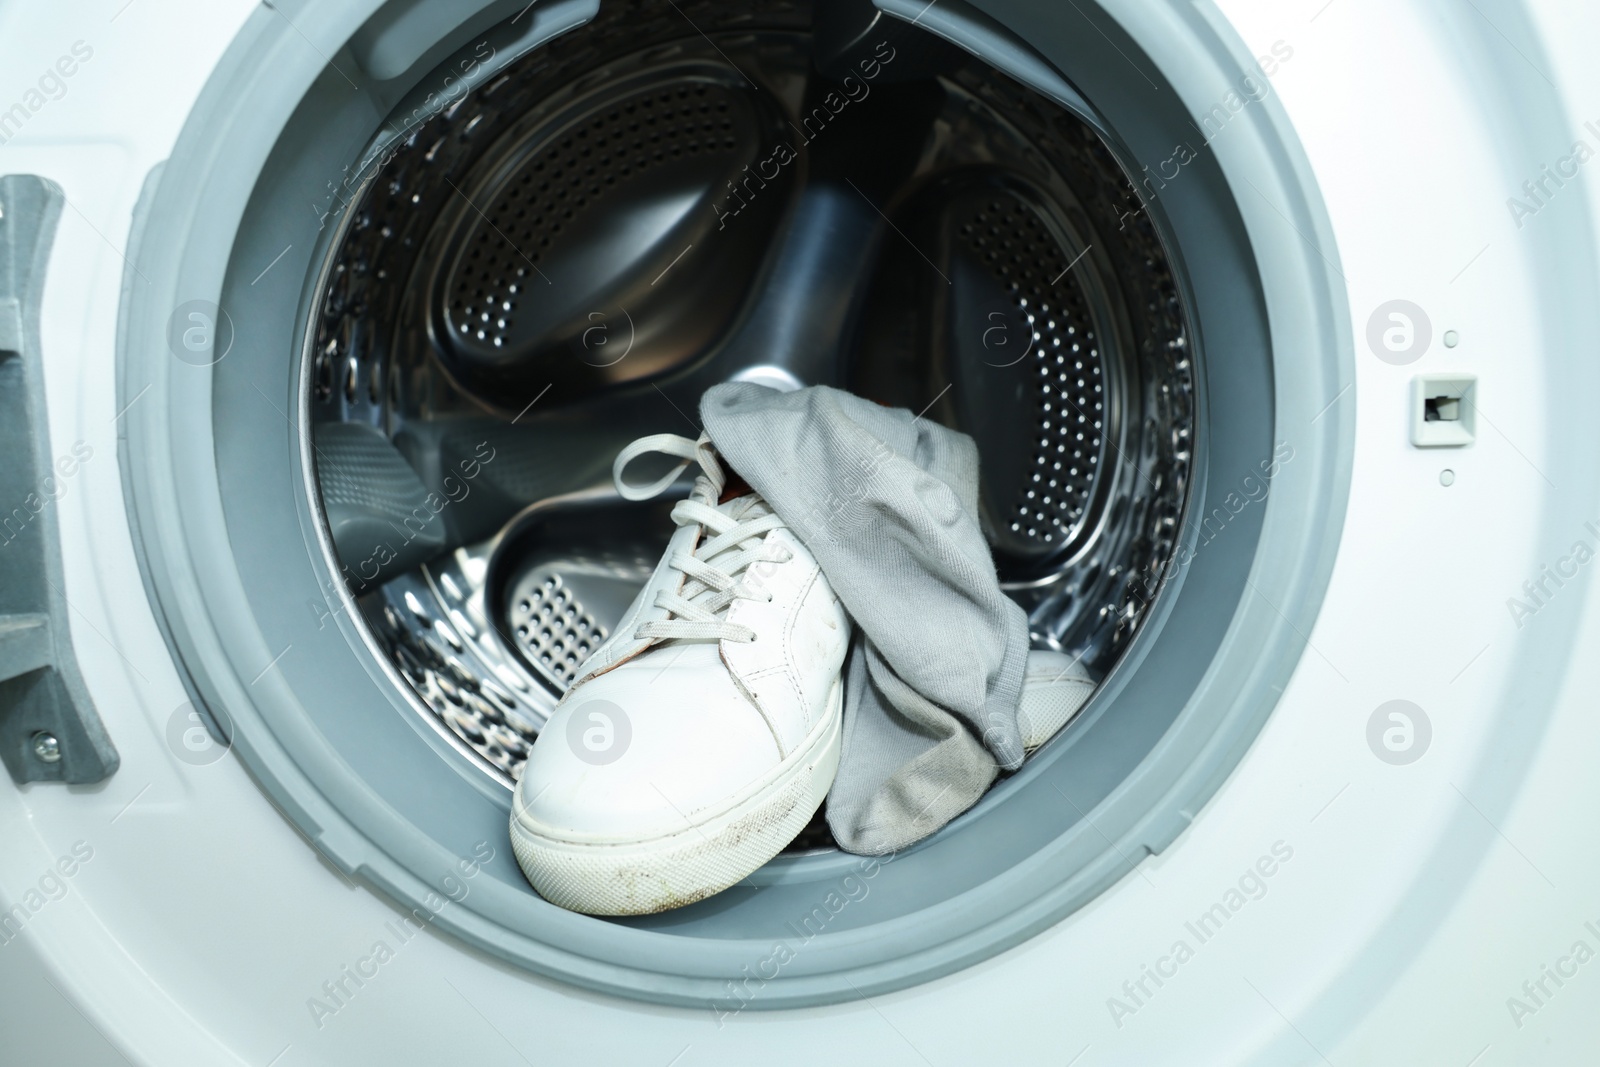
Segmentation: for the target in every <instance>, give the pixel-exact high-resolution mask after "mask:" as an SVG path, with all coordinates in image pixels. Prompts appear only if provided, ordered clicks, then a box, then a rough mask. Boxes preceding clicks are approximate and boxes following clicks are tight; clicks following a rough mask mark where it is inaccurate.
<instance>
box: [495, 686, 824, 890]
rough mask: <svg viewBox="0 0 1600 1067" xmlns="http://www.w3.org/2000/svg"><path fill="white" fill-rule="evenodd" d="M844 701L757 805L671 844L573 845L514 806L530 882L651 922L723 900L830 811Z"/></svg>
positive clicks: (733, 808)
mask: <svg viewBox="0 0 1600 1067" xmlns="http://www.w3.org/2000/svg"><path fill="white" fill-rule="evenodd" d="M843 700H844V686H843V685H842V684H840V683H838V682H835V683H834V687H833V692H832V693H831V694H830V696H829V699H828V713H827V715H826V716H824V718H823V721H822V722H821V723H819V724H818V726H817V727H816V728H815V729H814V730H813V731H812V732H811V734H810V735H809V736H808V737H807V738H806V739H805V741H804V742H802V743H801V745H800V747H799V748H797V749H796V750H795V751H794V752H791V753H790V754H789V756H788V758H786V759H785V760H784V761H783V762H782V763H779V764H778V765H777V766H776V767H775V768H773V769H772V770H771V771H769V772H768V774H767V775H766V777H765V778H764V779H763V780H762V781H761V782H758V783H757V784H756V786H755V788H754V791H753V792H752V793H751V794H750V795H749V796H747V797H745V798H744V799H742V800H739V801H737V802H735V803H734V804H731V805H730V806H728V807H727V808H724V809H721V810H716V811H710V812H703V813H701V814H699V815H698V816H697V817H696V819H695V820H694V821H693V822H690V823H689V824H688V825H687V826H685V828H684V829H683V830H681V831H678V832H675V833H672V834H668V835H665V836H663V837H657V838H651V839H650V840H647V841H637V842H622V843H615V844H611V843H607V844H595V843H593V842H578V841H572V840H570V839H565V838H562V837H561V836H559V834H558V833H557V832H556V831H555V828H553V827H549V826H544V825H542V824H540V823H537V822H535V821H534V820H532V819H531V818H529V817H528V815H527V812H526V811H524V810H522V809H521V808H520V806H519V805H518V804H516V803H515V802H513V804H512V810H511V847H512V851H513V852H514V853H515V854H516V857H517V863H518V864H519V865H520V866H521V867H522V873H523V874H524V875H526V876H527V878H528V881H529V882H531V883H532V884H533V888H534V889H536V890H537V891H538V893H539V895H540V896H542V897H543V898H544V899H546V900H548V901H550V903H552V904H558V905H560V906H561V907H563V908H566V909H568V910H569V911H579V912H583V913H585V914H587V915H652V914H654V913H656V912H659V911H666V910H668V909H670V908H680V907H683V906H684V905H685V904H692V903H694V902H695V901H697V900H704V899H705V898H706V897H709V896H711V895H712V894H714V893H720V892H721V891H722V890H724V889H727V888H728V887H729V886H731V885H734V884H735V883H737V882H739V881H740V880H741V879H743V878H744V877H746V876H747V875H749V874H750V872H752V871H754V870H755V869H756V868H758V867H760V866H761V865H762V864H763V863H766V862H767V861H768V860H770V859H771V858H772V857H774V856H776V855H777V854H778V853H779V852H781V851H782V850H783V847H784V846H785V845H787V844H788V843H789V842H790V841H793V840H794V839H795V837H796V835H798V834H799V833H800V831H801V830H803V829H805V826H806V824H807V823H808V822H810V821H811V817H812V816H813V815H814V814H816V811H817V808H819V807H820V806H821V805H822V800H823V798H824V797H826V796H827V794H828V790H829V788H831V787H832V785H833V778H834V774H835V772H837V770H838V768H839V751H840V738H841V731H842V717H841V714H840V711H841V707H842V704H843Z"/></svg>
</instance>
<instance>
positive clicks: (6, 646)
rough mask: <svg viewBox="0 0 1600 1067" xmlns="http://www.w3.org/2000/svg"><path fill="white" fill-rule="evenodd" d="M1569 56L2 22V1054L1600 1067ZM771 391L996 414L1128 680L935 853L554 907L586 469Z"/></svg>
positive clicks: (206, 1059)
mask: <svg viewBox="0 0 1600 1067" xmlns="http://www.w3.org/2000/svg"><path fill="white" fill-rule="evenodd" d="M1597 30H1600V18H1597V16H1596V15H1595V14H1594V13H1593V12H1592V11H1590V10H1588V9H1587V8H1584V7H1582V6H1581V5H1575V4H1566V3H1560V2H1558V0H1471V2H1467V3H1461V4H1457V3H1445V2H1442V0H1403V2H1401V0H1390V2H1387V3H1380V2H1378V0H1290V2H1283V3H1270V4H1269V3H1263V2H1256V0H1146V2H1139V3H1135V2H1132V0H1064V2H1056V0H1052V2H1043V0H931V2H929V0H872V2H869V0H758V2H750V3H731V2H726V0H533V2H526V0H455V2H447V0H338V2H334V0H324V2H320V3H312V2H309V0H270V2H262V3H251V2H246V0H225V2H216V3H210V4H162V3H158V2H156V0H95V2H94V3H90V4H84V5H76V6H73V7H71V8H70V9H62V8H53V7H49V6H45V5H22V4H9V5H5V6H4V7H0V41H3V42H4V43H3V44H0V51H3V54H4V55H5V57H6V62H5V63H4V64H3V67H4V73H3V74H0V405H3V407H4V418H3V420H0V427H3V429H0V433H3V435H4V437H3V439H4V441H5V443H6V448H7V453H8V460H9V462H8V463H6V464H5V465H4V469H3V470H0V490H3V493H0V541H3V543H0V575H3V580H0V678H3V679H4V680H3V681H0V756H3V758H4V763H5V766H6V770H7V774H6V776H5V782H4V785H3V786H0V825H3V827H4V840H5V848H4V849H3V850H0V990H3V993H0V1018H3V1019H4V1025H3V1027H0V1050H3V1054H0V1061H3V1062H5V1063H7V1064H12V1063H15V1064H34V1063H63V1064H75V1065H76V1064H83V1065H91V1064H113V1063H137V1064H160V1065H170V1064H241V1065H244V1064H248V1065H251V1067H295V1065H299V1064H322V1063H329V1064H334V1063H337V1064H367V1063H373V1064H378V1063H383V1064H391V1063H393V1064H413V1063H414V1064H427V1063H449V1064H473V1065H476V1064H485V1065H487V1064H518V1063H524V1064H533V1063H538V1064H550V1063H594V1064H627V1065H652V1064H658V1065H662V1067H667V1065H681V1067H689V1065H692V1064H721V1063H749V1062H762V1063H772V1064H815V1063H822V1062H842V1063H885V1064H888V1063H894V1064H900V1063H903V1064H939V1065H944V1064H972V1063H990V1062H1006V1063H1025V1064H1034V1063H1038V1064H1056V1065H1073V1067H1092V1065H1096V1064H1140V1065H1144V1064H1166V1063H1171V1064H1184V1065H1194V1064H1220V1065H1240V1064H1263V1065H1267V1064H1270V1065H1278V1064H1335V1063H1337V1064H1341V1065H1345V1064H1391V1063H1426V1064H1435V1063H1437V1064H1457V1065H1461V1067H1469V1065H1470V1067H1492V1065H1495V1064H1583V1063H1590V1062H1593V1060H1594V1053H1593V1049H1594V1048H1595V1047H1596V1042H1597V1040H1600V1023H1597V1021H1596V1020H1597V1018H1600V1014H1597V1013H1596V1011H1595V1010H1594V1008H1595V1005H1596V1003H1597V1002H1600V963H1597V964H1596V965H1595V966H1594V967H1590V966H1588V964H1589V963H1590V962H1592V961H1593V960H1594V959H1595V956H1596V953H1597V952H1600V862H1597V860H1596V858H1595V856H1594V854H1593V850H1592V849H1590V848H1588V847H1587V846H1586V845H1585V844H1584V842H1585V840H1587V836H1588V832H1589V830H1590V829H1591V828H1592V826H1593V825H1594V818H1595V816H1596V814H1597V813H1600V776H1597V775H1596V774H1595V773H1594V771H1593V761H1594V758H1595V753H1596V752H1597V751H1600V722H1597V720H1596V717H1595V716H1594V714H1593V711H1592V709H1593V706H1594V705H1593V699H1594V698H1593V694H1594V693H1595V692H1596V691H1600V657H1597V656H1595V655H1594V654H1593V650H1594V649H1595V648H1597V647H1600V629H1597V627H1600V594H1597V592H1596V590H1595V583H1594V581H1593V573H1592V569H1591V568H1590V567H1589V564H1590V562H1591V561H1592V560H1593V559H1594V558H1595V555H1596V553H1597V552H1600V464H1597V463H1596V457H1597V456H1600V430H1597V427H1596V420H1595V419H1594V417H1593V412H1592V409H1593V398H1594V397H1595V396H1596V395H1600V365H1597V362H1596V359H1595V338H1596V336H1597V335H1600V331H1597V323H1596V321H1595V320H1596V316H1597V302H1596V299H1595V297H1596V292H1597V282H1600V263H1597V254H1596V253H1597V249H1600V233H1597V231H1596V226H1595V210H1596V204H1595V201H1594V199H1593V190H1592V182H1591V180H1590V179H1591V175H1590V174H1589V173H1588V171H1589V168H1588V166H1587V165H1588V163H1589V162H1590V161H1591V160H1592V159H1593V158H1594V156H1595V154H1596V152H1597V151H1600V73H1597V72H1596V69H1595V65H1594V64H1593V62H1592V61H1591V60H1590V57H1589V56H1588V55H1587V50H1588V43H1589V42H1591V41H1592V40H1593V39H1594V36H1595V33H1596V31H1597ZM731 380H739V381H755V382H759V383H762V384H766V385H770V386H772V387H774V388H783V389H787V388H795V387H798V386H803V385H816V384H826V385H833V386H836V387H840V388H846V389H850V390H852V391H854V392H857V393H860V394H861V395H864V396H868V397H870V398H872V399H876V400H880V401H882V402H884V403H886V404H892V405H895V406H901V407H907V408H910V409H912V410H913V411H916V412H917V413H918V414H919V415H921V416H923V417H926V418H929V419H931V420H934V421H937V422H939V423H941V424H943V425H946V426H949V427H952V428H954V429H958V430H961V431H963V432H965V433H968V434H970V435H971V436H972V437H973V438H974V440H976V441H977V443H978V446H979V450H980V454H981V457H982V460H981V463H982V490H981V494H980V500H979V502H978V504H979V512H980V519H981V522H982V526H983V529H984V532H985V534H986V537H987V539H988V541H989V544H990V546H991V549H992V551H993V555H994V559H995V565H996V570H997V573H998V575H999V578H1000V581H1001V584H1002V587H1003V588H1004V589H1005V591H1006V592H1007V593H1008V594H1009V595H1010V596H1011V597H1012V599H1013V600H1015V601H1016V602H1017V603H1019V604H1020V605H1021V606H1022V607H1023V608H1024V610H1025V611H1026V613H1027V615H1028V619H1029V631H1030V641H1031V643H1032V645H1033V647H1035V648H1039V649H1049V650H1053V651H1056V652H1060V653H1066V654H1069V655H1071V656H1072V657H1074V659H1075V660H1076V661H1077V662H1079V663H1081V664H1082V665H1083V667H1084V669H1086V670H1087V671H1089V673H1090V674H1091V675H1092V677H1093V678H1094V680H1095V682H1096V689H1095V691H1094V694H1093V696H1092V697H1091V698H1090V699H1089V700H1088V702H1087V703H1086V704H1085V705H1084V706H1083V707H1082V708H1081V710H1079V711H1078V712H1077V713H1076V715H1075V716H1074V717H1073V718H1072V719H1071V721H1070V722H1068V723H1067V724H1066V725H1065V727H1064V728H1062V729H1061V730H1060V731H1059V732H1058V733H1057V734H1056V735H1055V736H1054V737H1053V738H1052V739H1050V740H1049V741H1048V742H1047V743H1045V744H1044V745H1043V746H1041V747H1040V748H1038V749H1037V750H1036V751H1034V752H1033V753H1032V754H1031V755H1030V756H1029V757H1028V759H1027V760H1026V761H1025V762H1024V763H1023V764H1022V766H1021V768H1020V769H1019V770H1017V771H1016V772H1015V773H1011V774H1007V775H1004V776H1003V777H1002V779H1001V780H1000V781H998V782H997V784H996V785H995V786H994V787H993V788H992V789H991V790H990V791H989V792H988V793H987V794H986V795H985V796H984V797H983V798H982V799H981V800H980V801H979V802H978V803H977V804H976V805H974V806H973V807H972V808H970V809H969V810H967V811H965V812H964V813H963V814H961V815H959V816H958V817H956V818H955V819H953V820H952V821H950V822H949V823H947V824H946V825H943V826H942V827H940V828H939V829H938V830H937V831H936V832H933V833H932V834H930V835H929V836H927V837H926V838H924V839H923V840H921V841H918V842H917V843H915V844H913V845H911V846H908V847H906V848H903V849H901V850H899V851H896V852H891V853H887V854H883V855H876V856H860V855H854V854H851V853H848V852H845V851H843V850H841V849H840V848H838V847H837V844H836V843H835V842H834V840H833V838H832V836H831V835H830V833H829V830H828V827H827V825H826V823H825V822H824V821H822V820H820V819H818V820H814V822H813V824H812V825H811V826H809V827H808V828H807V829H806V830H805V831H804V832H802V833H801V835H800V836H799V837H798V838H796V840H795V841H794V843H793V844H792V845H791V846H790V847H789V848H788V849H786V850H785V851H784V852H783V853H782V854H780V855H779V856H777V857H776V858H775V859H773V860H772V861H771V862H769V863H767V864H766V865H765V866H763V867H762V868H760V869H759V870H758V871H756V872H755V873H754V874H752V875H750V876H749V877H748V878H746V879H745V880H744V881H742V882H740V883H739V884H738V885H736V886H734V887H733V888H731V889H729V890H727V891H725V892H723V893H720V894H718V895H716V896H713V897H711V898H709V899H706V900H702V901H699V902H696V903H694V904H691V905H689V906H686V907H682V908H677V909H673V910H668V911H663V912H660V913H658V914H654V915H648V916H633V917H625V918H596V917H591V916H586V915H580V914H575V913H571V912H567V911H563V910H561V909H559V908H557V907H554V906H553V905H551V904H549V903H547V902H545V901H544V900H542V899H541V898H540V897H539V896H538V895H537V894H536V893H534V892H533V890H532V889H531V888H530V886H529V885H528V884H527V882H526V881H525V879H524V878H523V876H522V874H521V872H520V870H519V868H518V866H517V862H516V860H515V857H514V856H513V855H512V851H511V848H510V843H509V840H508V835H507V817H508V813H509V810H510V804H511V795H512V789H513V788H514V786H515V783H516V781H517V779H518V776H519V775H520V773H521V768H522V764H523V761H524V759H525V758H526V755H527V752H528V749H529V746H530V745H531V744H532V743H533V742H534V740H535V739H536V738H537V737H538V734H539V731H540V729H541V727H542V724H543V723H544V721H545V720H546V718H547V717H548V716H549V714H550V712H551V709H552V708H553V707H554V705H555V703H556V701H557V700H559V699H560V697H561V694H562V693H563V692H564V691H565V689H566V687H567V685H568V684H570V682H571V681H572V679H573V677H574V672H575V670H576V667H577V665H578V664H579V663H581V661H582V659H583V657H584V656H585V655H586V654H587V653H588V652H589V651H591V650H592V649H593V648H594V647H595V645H596V644H597V643H598V642H600V641H602V640H604V639H605V637H606V636H607V634H608V633H609V629H610V627H611V626H613V625H614V624H615V623H616V622H617V620H618V618H619V617H620V616H621V614H622V611H623V610H624V609H625V607H626V605H627V604H628V602H629V600H630V599H631V597H632V596H633V594H634V592H635V591H636V590H637V589H638V588H639V586H640V584H641V583H642V581H643V580H644V578H645V576H646V575H647V574H648V573H649V570H650V569H651V568H652V566H653V565H654V562H655V560H656V559H657V558H658V557H659V553H660V551H661V547H662V545H663V543H664V533H665V529H664V523H665V513H666V512H665V509H666V508H667V507H669V506H670V500H668V501H666V502H665V503H662V502H651V503H636V502H630V501H627V500H624V499H622V498H621V497H619V496H618V494H617V493H616V491H615V489H614V488H613V487H612V485H611V481H610V468H611V462H612V459H613V457H614V456H615V455H616V454H617V452H618V450H619V449H620V448H622V447H623V446H624V445H625V444H627V442H629V441H630V440H633V439H634V438H636V437H640V436H643V435H645V434H650V433H662V432H670V433H680V434H686V435H693V434H695V433H696V432H698V426H699V420H698V417H697V416H698V400H699V396H700V394H701V393H702V392H703V391H704V390H705V389H706V388H708V387H709V386H711V385H713V384H716V383H719V382H725V381H731ZM1484 401H1487V403H1484Z"/></svg>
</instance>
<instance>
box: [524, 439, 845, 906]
mask: <svg viewBox="0 0 1600 1067" xmlns="http://www.w3.org/2000/svg"><path fill="white" fill-rule="evenodd" d="M646 452H663V453H666V454H669V455H674V456H679V457H681V458H683V459H684V460H685V461H686V462H685V463H683V464H681V465H679V466H678V467H677V469H676V470H674V471H673V472H671V473H670V474H668V475H667V476H666V477H664V478H662V479H661V480H660V481H658V482H656V483H655V484H654V485H651V486H647V487H642V488H641V487H636V486H630V485H628V484H627V483H625V482H624V481H623V477H622V474H623V470H624V469H625V468H626V467H627V465H628V463H630V462H631V461H632V460H633V459H635V458H637V457H638V456H640V455H642V454H644V453H646ZM687 461H697V462H698V463H699V464H700V467H701V469H702V471H703V473H702V474H701V475H700V477H699V478H697V479H696V481H695V487H694V492H693V493H692V494H691V495H690V497H689V499H688V500H683V501H679V502H678V504H677V505H676V506H675V507H674V508H673V509H672V520H673V522H674V523H676V524H677V526H678V529H677V532H676V533H675V534H674V535H673V537H672V541H671V542H670V544H669V545H668V546H667V551H666V554H665V555H664V556H663V557H662V560H661V562H660V563H659V564H658V565H657V567H656V570H655V573H654V574H653V575H652V576H651V578H650V581H649V582H648V583H647V584H646V585H645V587H644V589H643V590H641V591H640V593H639V596H638V598H637V599H636V600H634V602H633V605H632V606H631V607H630V608H629V609H628V612H627V614H626V615H624V616H623V618H622V621H621V622H619V623H618V624H617V627H616V630H615V632H614V633H613V634H612V636H611V638H610V639H609V640H608V641H606V643H605V644H603V645H602V646H601V647H600V648H598V649H597V650H595V652H594V654H593V655H591V656H590V657H589V659H588V660H587V661H586V662H585V663H584V664H583V665H582V666H580V668H579V671H578V678H577V681H576V682H575V683H574V685H573V686H572V688H571V689H570V690H568V692H567V694H566V696H565V697H563V698H562V700H561V703H560V704H558V705H557V706H556V710H555V713H554V714H553V715H552V716H551V718H550V721H549V723H548V724H546V726H545V728H544V730H543V731H542V732H541V733H540V735H539V739H538V742H537V743H536V744H535V745H534V746H533V751H532V753H531V754H530V756H529V757H528V762H527V765H526V766H525V767H524V769H523V772H522V778H521V780H520V781H519V782H518V784H517V790H516V794H515V796H514V798H513V800H512V805H511V843H512V846H513V850H514V851H515V853H516V856H517V862H518V863H519V864H521V866H522V870H523V873H524V874H526V875H527V877H528V880H529V881H530V882H532V883H533V887H534V888H535V889H537V890H538V891H539V894H540V895H541V896H543V897H544V898H545V899H546V900H548V901H550V902H552V903H554V904H559V905H560V906H561V907H564V908H569V909H571V910H573V911H581V912H587V913H588V914H591V915H645V914H650V913H652V912H658V911H663V910H665V909H667V908H675V907H679V906H681V905H684V904H689V903H692V902H694V901H696V900H701V899H703V898H705V897H708V896H710V895H711V894H713V893H717V892H720V891H721V890H723V889H726V888H727V887H729V886H731V885H733V884H734V883H735V882H738V881H740V880H741V879H743V878H744V877H745V876H746V875H748V874H750V872H752V871H754V870H755V869H756V868H757V867H760V866H761V865H762V864H763V863H765V862H767V860H769V859H771V858H772V857H773V856H775V855H777V853H778V852H779V851H780V850H781V849H782V848H783V847H784V846H785V845H787V844H788V843H789V842H790V841H791V840H793V839H794V837H795V835H796V834H798V833H799V832H800V831H801V829H803V828H804V827H805V825H806V823H807V822H809V821H810V819H811V816H812V815H813V814H814V813H815V812H816V810H817V808H818V806H819V805H820V804H821V803H822V799H823V797H824V796H826V795H827V792H828V789H829V787H830V786H831V785H832V784H833V777H834V772H835V771H836V770H837V768H838V765H839V738H840V722H841V714H840V713H841V709H842V707H843V703H844V686H843V682H842V680H841V678H840V670H841V668H842V666H843V664H844V657H845V652H846V650H847V648H848V646H849V643H850V620H849V617H848V616H847V615H846V614H845V612H844V609H843V608H842V607H841V606H840V605H839V601H838V598H837V597H835V596H834V594H833V590H832V589H831V588H830V587H829V585H828V582H827V579H826V578H824V577H823V576H822V570H821V568H820V567H818V566H817V562H816V560H815V559H813V558H812V556H811V553H809V552H808V551H806V549H805V547H804V546H802V545H801V544H800V541H799V539H798V538H796V537H795V536H794V535H793V534H792V533H790V531H789V529H788V528H787V527H786V526H785V525H784V524H783V520H781V519H780V518H778V516H777V515H775V514H773V513H772V510H771V509H770V508H769V507H768V506H767V504H766V502H765V501H764V500H762V498H761V497H760V495H759V494H756V493H753V492H749V493H747V494H746V495H743V496H740V497H738V498H736V499H733V500H729V501H727V502H725V503H719V500H720V499H721V497H722V495H723V488H724V486H725V485H726V484H727V477H726V475H725V474H724V472H723V468H722V465H721V463H720V461H719V460H718V457H717V455H716V453H715V451H714V450H713V448H712V446H711V444H710V441H709V440H708V439H707V438H705V437H701V439H700V440H699V441H691V440H689V439H688V438H685V437H677V436H675V435H672V434H659V435H656V436H653V437H645V438H641V439H640V440H638V441H635V442H634V443H633V444H631V445H629V446H628V447H627V448H626V449H624V450H623V451H622V453H621V455H619V456H618V457H617V460H616V465H615V467H614V468H613V473H614V476H615V479H616V483H617V489H618V491H619V492H621V493H622V495H623V496H625V497H627V498H628V499H631V500H643V499H647V498H649V497H652V496H656V495H657V494H659V493H660V492H662V491H663V490H665V489H666V488H667V487H668V486H669V485H671V484H672V482H673V481H674V480H675V479H676V477H677V475H678V474H679V473H680V472H682V471H683V470H684V469H685V468H686V467H688V465H689V463H688V462H687Z"/></svg>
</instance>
